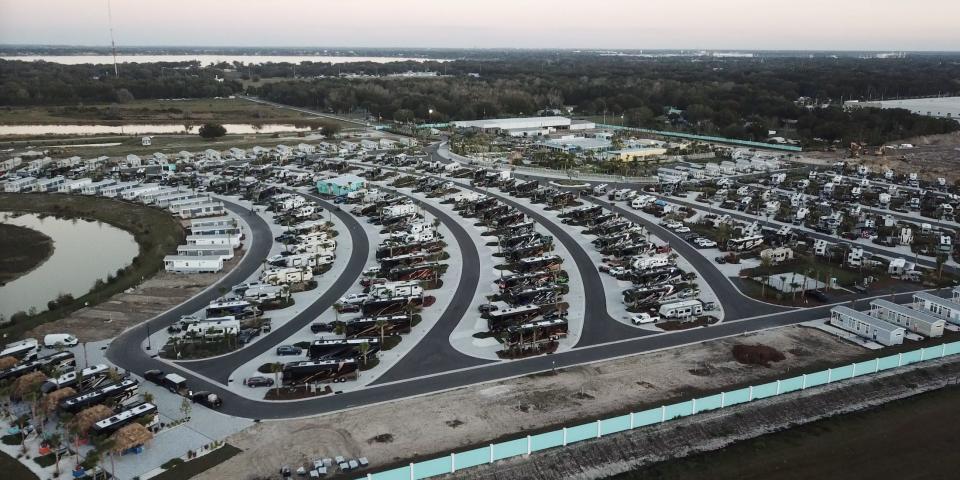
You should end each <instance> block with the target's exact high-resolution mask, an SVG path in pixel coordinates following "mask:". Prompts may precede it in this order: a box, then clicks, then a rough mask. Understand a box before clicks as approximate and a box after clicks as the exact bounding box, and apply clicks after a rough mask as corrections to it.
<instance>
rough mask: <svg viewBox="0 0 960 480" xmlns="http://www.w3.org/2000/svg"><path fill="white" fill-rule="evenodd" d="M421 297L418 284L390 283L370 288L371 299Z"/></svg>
mask: <svg viewBox="0 0 960 480" xmlns="http://www.w3.org/2000/svg"><path fill="white" fill-rule="evenodd" d="M420 295H423V287H421V286H420V282H418V281H412V282H390V283H381V284H379V285H373V286H371V287H370V298H371V299H386V298H394V297H414V296H420Z"/></svg>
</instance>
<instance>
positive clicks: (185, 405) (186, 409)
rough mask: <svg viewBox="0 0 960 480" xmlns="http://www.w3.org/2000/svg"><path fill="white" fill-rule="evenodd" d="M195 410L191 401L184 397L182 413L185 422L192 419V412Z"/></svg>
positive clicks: (181, 407) (181, 404)
mask: <svg viewBox="0 0 960 480" xmlns="http://www.w3.org/2000/svg"><path fill="white" fill-rule="evenodd" d="M191 410H193V404H192V403H190V399H189V398H187V397H183V401H181V402H180V413H182V414H183V419H184V420H189V419H190V411H191Z"/></svg>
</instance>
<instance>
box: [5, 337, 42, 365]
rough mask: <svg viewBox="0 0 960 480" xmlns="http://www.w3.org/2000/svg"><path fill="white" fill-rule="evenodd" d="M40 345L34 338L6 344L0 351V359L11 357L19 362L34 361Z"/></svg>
mask: <svg viewBox="0 0 960 480" xmlns="http://www.w3.org/2000/svg"><path fill="white" fill-rule="evenodd" d="M39 347H40V343H39V342H37V339H35V338H28V339H26V340H20V341H19V342H13V343H8V344H7V345H6V346H4V347H3V350H2V351H0V358H3V357H13V358H16V359H17V360H20V361H29V360H36V358H37V352H38V351H39Z"/></svg>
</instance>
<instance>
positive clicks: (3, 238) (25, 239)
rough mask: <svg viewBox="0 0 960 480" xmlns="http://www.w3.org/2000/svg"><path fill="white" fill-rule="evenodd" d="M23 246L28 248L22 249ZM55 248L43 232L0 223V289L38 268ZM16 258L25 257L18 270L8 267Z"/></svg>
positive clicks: (51, 240)
mask: <svg viewBox="0 0 960 480" xmlns="http://www.w3.org/2000/svg"><path fill="white" fill-rule="evenodd" d="M24 246H29V247H28V248H22V247H24ZM56 248H57V247H56V245H55V244H54V241H53V239H52V238H50V237H49V236H48V235H46V234H44V233H43V232H39V231H37V230H33V229H31V228H27V227H21V226H19V225H11V224H9V223H2V222H0V251H2V252H4V257H3V258H2V259H0V287H2V286H4V285H6V284H8V283H10V282H12V281H14V280H16V279H18V278H20V277H22V276H24V275H26V274H28V273H30V272H32V271H34V270H36V269H37V268H39V267H40V265H43V264H44V262H46V261H47V260H49V259H50V257H51V256H53V252H54V251H55V250H56ZM38 254H39V255H38ZM18 256H25V257H27V258H26V260H25V261H23V262H20V263H21V264H22V265H20V266H19V268H18V267H17V266H16V265H10V264H11V263H15V262H14V261H13V260H14V259H16V258H17V257H18ZM24 266H25V267H26V268H24ZM11 267H12V268H11Z"/></svg>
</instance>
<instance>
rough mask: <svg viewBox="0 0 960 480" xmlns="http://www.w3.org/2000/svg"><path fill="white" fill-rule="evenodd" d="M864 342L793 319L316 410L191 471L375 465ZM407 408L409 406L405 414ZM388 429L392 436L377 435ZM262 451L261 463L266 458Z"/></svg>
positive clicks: (631, 405) (241, 440)
mask: <svg viewBox="0 0 960 480" xmlns="http://www.w3.org/2000/svg"><path fill="white" fill-rule="evenodd" d="M738 343H749V344H753V343H761V344H765V345H769V346H771V347H774V348H776V349H778V350H780V351H781V352H783V353H784V354H785V355H786V360H784V361H782V362H779V363H777V364H774V365H773V366H771V367H769V368H765V367H759V366H746V365H741V364H739V363H737V362H736V361H735V360H734V359H733V356H732V354H731V349H732V347H733V345H735V344H738ZM862 352H863V350H862V349H860V348H858V347H856V346H853V345H851V344H849V343H846V342H844V341H842V340H840V339H837V338H836V337H833V336H830V335H828V334H826V333H823V332H820V331H817V330H812V329H808V328H803V327H797V326H791V327H784V328H779V329H774V330H767V331H763V332H758V333H755V334H750V335H745V336H740V337H735V338H728V339H721V340H716V341H712V342H707V343H703V344H698V345H693V346H689V347H681V348H675V349H670V350H665V351H661V352H655V353H650V354H646V355H638V356H633V357H628V358H624V359H618V360H612V361H608V362H602V363H596V364H592V365H586V366H580V367H573V368H569V369H565V370H561V371H559V372H558V373H557V374H556V375H552V374H546V375H544V374H541V375H534V376H528V377H523V378H519V379H513V380H507V381H501V382H494V383H487V384H482V385H476V386H473V387H466V388H461V389H457V390H452V391H449V392H443V393H438V394H434V395H428V396H423V397H417V398H411V399H406V400H402V401H397V402H393V403H389V404H386V405H379V406H371V407H363V408H358V409H355V410H350V411H346V412H339V413H334V414H329V415H324V416H319V417H312V418H306V419H297V420H284V421H275V422H262V423H258V424H256V425H254V426H252V427H250V428H249V429H247V430H244V431H243V432H240V433H237V434H235V435H232V436H231V437H229V438H228V439H227V441H228V442H229V443H231V444H233V445H235V446H237V447H239V448H241V449H243V450H244V452H243V453H241V454H239V455H238V456H237V457H235V458H233V459H231V461H229V462H226V463H224V464H221V465H219V466H217V467H215V468H213V469H211V470H209V471H207V472H206V473H204V474H202V475H200V476H199V477H197V478H201V479H218V478H240V479H245V478H254V477H256V476H266V475H269V474H271V473H273V472H275V471H276V469H277V468H279V466H280V465H282V464H288V465H291V466H293V465H297V464H300V463H302V462H306V461H312V460H314V459H317V458H323V457H332V456H336V455H344V456H347V457H360V456H365V457H367V458H368V459H369V460H370V464H371V466H373V467H374V468H382V467H383V466H385V465H387V464H391V463H393V462H397V461H400V460H403V459H408V458H410V457H413V456H421V457H427V458H429V457H430V456H432V455H434V454H438V453H445V452H448V451H450V450H452V449H462V448H464V447H467V446H469V445H475V444H483V443H486V442H489V441H491V440H494V439H497V438H499V437H502V436H505V435H510V434H514V433H517V432H520V431H524V430H533V429H542V428H548V427H552V426H557V425H561V424H569V423H571V419H588V418H591V417H598V416H605V415H608V414H610V413H612V412H616V411H623V410H626V409H634V410H637V409H641V408H645V407H647V406H651V405H656V404H661V403H663V402H664V401H666V400H668V399H670V398H675V397H678V396H681V395H682V396H687V395H690V394H692V393H693V392H694V391H695V390H709V389H715V388H720V387H729V386H730V385H733V384H737V383H742V382H748V381H757V380H758V379H760V378H769V377H782V376H785V375H788V372H789V371H791V370H793V369H797V368H803V367H806V366H810V365H811V364H813V363H820V362H830V363H834V364H836V363H840V362H843V361H845V360H847V359H850V358H852V357H854V356H856V355H857V354H862ZM412 412H416V414H413V415H411V413H412ZM383 435H390V436H392V438H390V439H389V441H380V442H378V441H376V440H375V439H374V437H377V436H383ZM265 459H268V461H264V460H265Z"/></svg>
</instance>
